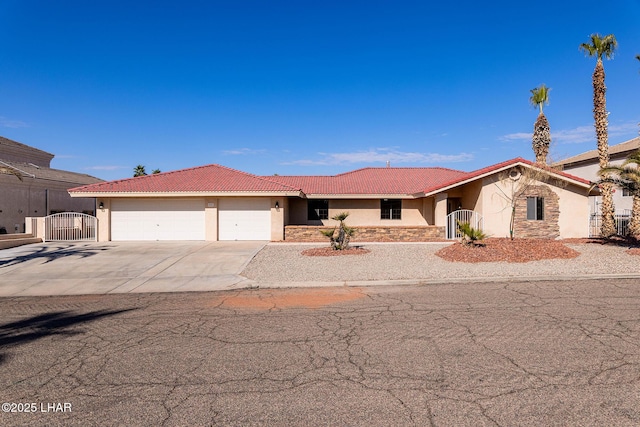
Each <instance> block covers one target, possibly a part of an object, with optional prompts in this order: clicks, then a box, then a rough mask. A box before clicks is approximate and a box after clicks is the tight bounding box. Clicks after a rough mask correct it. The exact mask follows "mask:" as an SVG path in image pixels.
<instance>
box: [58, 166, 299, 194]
mask: <svg viewBox="0 0 640 427" xmlns="http://www.w3.org/2000/svg"><path fill="white" fill-rule="evenodd" d="M292 191H299V189H296V188H293V187H291V186H288V185H285V184H281V183H278V182H274V181H271V180H269V179H267V178H262V177H258V176H255V175H251V174H248V173H246V172H241V171H238V170H235V169H230V168H227V167H225V166H220V165H207V166H199V167H195V168H189V169H182V170H177V171H173V172H165V173H159V174H153V175H145V176H140V177H136V178H128V179H121V180H117V181H110V182H104V183H100V184H92V185H85V186H83V187H76V188H72V189H70V190H69V192H71V193H155V192H158V193H160V192H162V193H169V192H292Z"/></svg>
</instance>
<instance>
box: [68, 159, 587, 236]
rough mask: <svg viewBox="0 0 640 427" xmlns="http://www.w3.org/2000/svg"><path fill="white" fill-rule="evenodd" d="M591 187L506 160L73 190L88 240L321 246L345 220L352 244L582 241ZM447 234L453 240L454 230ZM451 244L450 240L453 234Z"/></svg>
mask: <svg viewBox="0 0 640 427" xmlns="http://www.w3.org/2000/svg"><path fill="white" fill-rule="evenodd" d="M590 187H591V183H590V182H589V181H588V180H585V179H582V178H578V177H575V176H572V175H569V174H567V173H565V172H561V171H557V170H553V169H551V168H548V167H545V168H540V167H538V166H537V165H536V164H534V163H532V162H530V161H528V160H525V159H522V158H516V159H512V160H509V161H506V162H502V163H499V164H495V165H492V166H489V167H486V168H483V169H479V170H476V171H473V172H463V171H458V170H453V169H446V168H440V167H424V168H422V167H421V168H395V167H393V168H392V167H386V168H384V167H383V168H363V169H358V170H354V171H351V172H347V173H343V174H339V175H333V176H257V175H252V174H249V173H245V172H241V171H238V170H234V169H230V168H227V167H224V166H220V165H207V166H200V167H195V168H189V169H183V170H178V171H174V172H166V173H160V174H156V175H147V176H142V177H137V178H130V179H123V180H117V181H111V182H104V183H98V184H92V185H87V186H82V187H78V188H73V189H70V190H69V193H70V194H71V196H72V197H95V198H96V202H97V206H98V209H97V212H96V216H97V218H98V240H99V241H108V240H271V241H282V240H285V241H322V240H323V239H324V237H323V236H322V235H321V234H320V233H319V232H318V230H319V229H321V228H327V227H330V226H332V225H335V221H333V220H332V219H331V217H332V216H334V215H336V214H338V213H340V212H349V217H348V218H347V221H346V222H347V224H348V225H349V226H353V227H355V228H356V234H355V236H354V237H353V241H425V240H433V239H444V238H445V237H447V236H449V237H451V236H452V229H455V219H456V218H459V219H462V220H465V221H471V218H472V219H473V221H474V222H473V224H472V225H475V226H477V227H481V228H482V229H483V230H484V231H485V233H488V234H489V235H492V236H495V237H507V236H509V233H510V222H511V221H510V220H511V214H512V203H511V201H512V200H513V201H514V205H515V211H514V214H515V222H514V223H515V227H514V230H515V236H516V237H541V238H568V237H585V236H587V235H588V217H589V204H588V196H589V194H590V191H591V190H590ZM454 232H455V230H454ZM454 234H455V233H454Z"/></svg>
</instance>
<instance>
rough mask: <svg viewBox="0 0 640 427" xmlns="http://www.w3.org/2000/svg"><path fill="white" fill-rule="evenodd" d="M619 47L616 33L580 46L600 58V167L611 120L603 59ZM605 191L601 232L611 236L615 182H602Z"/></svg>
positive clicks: (596, 89)
mask: <svg viewBox="0 0 640 427" xmlns="http://www.w3.org/2000/svg"><path fill="white" fill-rule="evenodd" d="M617 46H618V42H617V41H616V38H615V36H614V35H613V34H609V35H606V36H601V35H600V34H592V35H591V40H590V42H589V43H582V44H581V45H580V50H582V51H584V52H585V53H586V54H587V55H588V56H589V57H593V56H595V57H596V58H597V60H596V68H595V70H594V71H593V118H594V121H595V128H596V138H597V140H598V157H599V160H600V168H606V167H607V166H609V142H608V137H609V135H608V127H609V119H608V117H607V100H606V96H605V93H606V91H607V87H606V86H605V84H604V77H605V75H604V65H603V63H602V58H603V57H604V58H605V59H610V58H612V57H613V52H614V51H615V50H616V47H617ZM605 178H606V177H605ZM601 194H602V204H601V206H600V208H601V212H602V227H601V229H600V234H601V235H602V237H611V236H613V235H615V234H616V225H615V220H614V217H613V214H614V206H613V187H612V184H611V183H609V182H605V183H604V184H603V185H602V188H601Z"/></svg>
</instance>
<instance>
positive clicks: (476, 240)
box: [457, 221, 487, 246]
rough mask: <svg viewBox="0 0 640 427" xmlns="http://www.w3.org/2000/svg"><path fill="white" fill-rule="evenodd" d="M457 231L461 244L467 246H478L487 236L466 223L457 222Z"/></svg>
mask: <svg viewBox="0 0 640 427" xmlns="http://www.w3.org/2000/svg"><path fill="white" fill-rule="evenodd" d="M457 223H458V231H459V232H460V234H462V244H464V245H467V246H480V245H481V243H480V242H481V241H482V240H484V239H486V238H487V235H486V234H484V233H483V232H482V230H478V229H477V228H473V227H472V226H471V224H469V223H468V222H460V221H458V222H457Z"/></svg>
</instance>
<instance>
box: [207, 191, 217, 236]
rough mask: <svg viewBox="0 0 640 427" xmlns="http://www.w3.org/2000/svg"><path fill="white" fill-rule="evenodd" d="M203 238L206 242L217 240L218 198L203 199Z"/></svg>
mask: <svg viewBox="0 0 640 427" xmlns="http://www.w3.org/2000/svg"><path fill="white" fill-rule="evenodd" d="M204 224H205V226H204V238H205V240H206V241H208V242H215V241H216V240H218V199H217V198H214V197H207V198H205V199H204Z"/></svg>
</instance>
